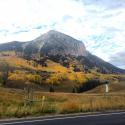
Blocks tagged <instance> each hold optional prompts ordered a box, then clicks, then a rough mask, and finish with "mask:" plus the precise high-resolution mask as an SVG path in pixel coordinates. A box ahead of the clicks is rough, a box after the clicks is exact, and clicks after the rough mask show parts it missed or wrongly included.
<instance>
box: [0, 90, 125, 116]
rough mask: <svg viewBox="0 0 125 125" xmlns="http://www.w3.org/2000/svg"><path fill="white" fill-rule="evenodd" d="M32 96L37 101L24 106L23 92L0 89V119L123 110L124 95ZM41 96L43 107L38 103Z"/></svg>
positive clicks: (38, 93)
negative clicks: (43, 99)
mask: <svg viewBox="0 0 125 125" xmlns="http://www.w3.org/2000/svg"><path fill="white" fill-rule="evenodd" d="M34 95H35V96H34V99H35V100H37V101H38V100H39V101H38V102H35V103H33V104H32V105H31V106H24V91H22V90H14V89H5V88H0V118H7V117H8V118H9V117H26V116H39V115H46V114H50V113H52V114H59V113H77V112H92V111H106V110H115V109H125V94H124V93H123V94H122V93H121V95H117V94H109V95H107V96H106V95H103V94H72V93H71V94H70V93H49V92H48V93H47V92H35V94H34ZM43 96H45V101H44V105H42V101H40V100H42V97H43Z"/></svg>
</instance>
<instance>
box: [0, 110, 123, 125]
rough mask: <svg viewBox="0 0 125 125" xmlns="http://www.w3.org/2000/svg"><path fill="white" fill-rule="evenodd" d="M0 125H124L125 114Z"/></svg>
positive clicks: (70, 117)
mask: <svg viewBox="0 0 125 125" xmlns="http://www.w3.org/2000/svg"><path fill="white" fill-rule="evenodd" d="M0 125H125V112H114V113H104V114H101V113H97V114H88V115H84V114H80V115H71V116H70V115H69V116H59V117H48V118H36V119H35V118H34V119H26V120H11V121H0Z"/></svg>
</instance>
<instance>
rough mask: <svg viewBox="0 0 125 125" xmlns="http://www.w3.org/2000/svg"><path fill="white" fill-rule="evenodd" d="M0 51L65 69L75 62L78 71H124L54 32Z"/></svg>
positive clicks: (16, 42) (81, 44)
mask: <svg viewBox="0 0 125 125" xmlns="http://www.w3.org/2000/svg"><path fill="white" fill-rule="evenodd" d="M0 51H15V52H16V54H17V55H18V56H20V57H23V58H25V59H28V60H31V59H33V58H34V57H35V60H36V57H37V60H38V58H40V57H45V58H47V59H50V60H53V61H55V62H57V63H60V64H62V65H63V66H67V67H69V65H70V64H71V63H72V62H77V64H78V63H79V65H81V68H79V67H78V66H77V64H76V65H75V64H74V69H75V70H79V71H85V70H91V69H93V68H96V69H97V71H98V72H101V73H125V70H122V69H119V68H117V67H115V66H113V65H111V64H109V63H107V62H105V61H104V60H102V59H100V58H98V57H96V56H95V55H92V54H91V53H89V52H88V51H87V50H86V48H85V46H84V43H83V42H82V41H79V40H76V39H74V38H72V37H70V36H68V35H66V34H63V33H60V32H58V31H54V30H51V31H49V32H47V33H45V34H43V35H41V36H40V37H38V38H36V39H35V40H32V41H28V42H18V41H14V42H10V43H5V44H0Z"/></svg>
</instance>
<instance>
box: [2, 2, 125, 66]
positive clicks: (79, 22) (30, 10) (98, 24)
mask: <svg viewBox="0 0 125 125" xmlns="http://www.w3.org/2000/svg"><path fill="white" fill-rule="evenodd" d="M0 15H1V16H0V42H1V43H2V42H8V41H13V40H19V41H27V40H32V39H34V38H36V37H38V36H39V35H41V34H42V33H44V32H46V31H48V30H50V29H55V30H58V31H61V32H63V33H66V34H68V35H71V36H73V37H75V38H76V39H79V40H82V41H83V42H84V43H85V45H86V47H87V49H88V50H89V51H90V52H92V53H93V54H96V55H97V56H99V57H101V58H103V59H104V60H106V61H110V62H111V63H113V64H115V65H116V66H120V65H119V64H118V63H114V62H115V61H113V59H112V58H113V57H114V55H115V56H117V57H118V59H119V57H120V56H121V55H120V54H118V53H120V52H124V50H125V0H20V1H18V0H0ZM120 62H121V63H120V64H121V65H123V63H124V61H122V60H121V61H120ZM120 67H121V66H120Z"/></svg>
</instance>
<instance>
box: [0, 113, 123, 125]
mask: <svg viewBox="0 0 125 125" xmlns="http://www.w3.org/2000/svg"><path fill="white" fill-rule="evenodd" d="M120 114H125V112H117V113H107V114H95V115H94V114H93V115H83V116H71V117H70V116H69V117H61V118H49V119H36V120H31V121H28V120H27V121H19V122H18V121H17V122H10V123H1V124H0V125H13V124H21V123H33V122H43V121H54V120H63V119H75V118H86V117H95V116H110V115H120Z"/></svg>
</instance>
